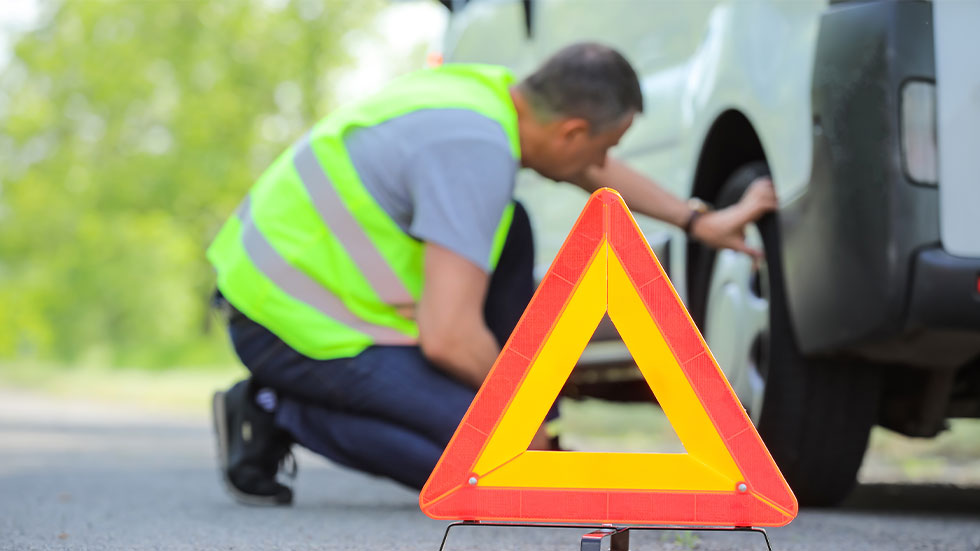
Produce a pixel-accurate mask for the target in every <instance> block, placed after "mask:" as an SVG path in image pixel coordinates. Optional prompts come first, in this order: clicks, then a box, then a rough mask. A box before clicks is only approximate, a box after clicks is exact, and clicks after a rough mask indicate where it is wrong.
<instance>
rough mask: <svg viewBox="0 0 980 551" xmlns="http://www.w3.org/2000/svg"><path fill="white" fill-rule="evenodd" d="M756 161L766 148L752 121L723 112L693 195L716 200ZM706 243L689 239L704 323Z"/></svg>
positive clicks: (693, 285) (707, 143) (694, 309)
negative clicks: (701, 287)
mask: <svg viewBox="0 0 980 551" xmlns="http://www.w3.org/2000/svg"><path fill="white" fill-rule="evenodd" d="M755 161H766V154H765V150H764V149H763V148H762V142H761V140H759V135H758V133H757V132H756V131H755V127H754V126H753V125H752V122H751V121H750V120H749V119H748V117H746V116H745V115H744V114H743V113H742V112H741V111H739V110H737V109H727V110H725V111H723V112H721V113H720V114H719V115H718V116H717V117H716V118H715V120H714V122H713V123H712V124H711V126H710V127H709V129H708V132H707V133H706V134H705V138H704V141H703V142H702V145H701V152H700V154H699V155H698V162H697V166H696V167H695V171H694V182H693V185H692V186H691V196H692V197H698V198H700V199H702V200H704V201H707V202H709V203H711V202H713V201H714V200H715V199H716V198H717V196H718V192H719V191H720V190H721V188H722V186H723V185H724V184H725V181H726V180H727V179H728V177H729V176H731V174H732V173H733V172H735V170H737V169H738V168H739V167H741V166H744V165H746V164H748V163H751V162H755ZM702 249H703V246H702V245H700V244H698V243H697V242H696V241H693V240H689V241H688V243H687V263H686V264H687V266H686V268H687V269H686V280H687V281H686V283H687V289H688V290H689V295H688V301H689V305H690V312H691V316H692V317H693V318H694V321H695V322H696V323H697V324H698V327H703V322H704V307H705V304H704V302H705V297H701V296H697V295H698V293H697V292H691V291H695V289H697V288H698V285H697V278H698V273H697V271H698V269H697V267H698V264H699V261H698V260H699V258H700V256H701V252H702Z"/></svg>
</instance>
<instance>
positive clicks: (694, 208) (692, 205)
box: [684, 197, 711, 235]
mask: <svg viewBox="0 0 980 551" xmlns="http://www.w3.org/2000/svg"><path fill="white" fill-rule="evenodd" d="M687 208H689V209H691V215H690V216H688V218H687V222H686V223H685V224H684V233H686V234H687V235H691V229H692V228H693V227H694V221H695V220H697V219H698V218H699V217H700V216H701V215H702V214H705V213H708V212H711V205H709V204H708V203H705V202H704V201H702V200H701V199H698V198H697V197H691V198H690V199H688V200H687Z"/></svg>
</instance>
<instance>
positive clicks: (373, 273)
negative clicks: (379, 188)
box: [293, 134, 415, 307]
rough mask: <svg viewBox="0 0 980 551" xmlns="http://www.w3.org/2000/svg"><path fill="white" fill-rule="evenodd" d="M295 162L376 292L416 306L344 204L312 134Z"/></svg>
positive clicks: (389, 299) (393, 301)
mask: <svg viewBox="0 0 980 551" xmlns="http://www.w3.org/2000/svg"><path fill="white" fill-rule="evenodd" d="M293 164H294V165H295V167H296V172H298V173H299V177H300V179H301V180H302V181H303V186H305V187H306V192H307V193H308V194H309V195H310V199H312V200H313V206H314V207H315V208H316V210H317V212H318V213H319V214H320V219H321V220H322V221H323V223H324V224H325V225H326V226H327V228H329V229H330V233H332V234H333V235H334V236H335V237H336V238H337V240H338V241H340V243H341V244H342V245H343V246H344V250H345V251H347V254H348V256H350V258H351V260H353V261H354V263H355V264H357V267H358V268H359V269H360V270H361V274H363V275H364V277H365V279H367V281H368V284H369V285H371V288H372V289H374V292H375V293H377V294H378V296H379V297H381V300H382V301H384V302H385V303H387V304H390V305H392V306H396V307H397V306H410V305H414V304H415V299H413V298H412V295H411V293H409V292H408V289H406V288H405V285H404V284H403V283H402V281H401V280H400V279H398V276H397V275H395V272H393V271H392V270H391V266H389V265H388V263H387V262H386V261H385V259H384V257H383V256H381V253H380V252H379V251H378V249H377V247H375V246H374V243H372V242H371V240H370V239H369V238H368V236H367V234H366V233H364V229H363V228H361V225H360V224H358V223H357V220H355V219H354V216H353V215H351V213H350V212H349V211H348V210H347V208H346V207H345V206H344V202H343V201H342V200H341V199H340V195H338V194H337V190H336V189H335V188H334V186H333V182H331V181H330V178H329V177H328V176H327V173H326V171H325V170H324V169H323V166H321V165H320V160H319V159H317V157H316V153H315V152H314V151H313V146H312V145H311V144H310V136H309V134H307V135H306V136H305V137H304V138H303V141H302V142H300V144H299V146H298V148H297V150H296V155H295V156H294V157H293Z"/></svg>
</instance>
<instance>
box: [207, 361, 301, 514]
mask: <svg viewBox="0 0 980 551" xmlns="http://www.w3.org/2000/svg"><path fill="white" fill-rule="evenodd" d="M212 412H213V420H214V432H215V436H216V438H217V440H218V461H219V463H220V467H221V474H222V478H223V479H224V481H225V486H226V487H227V489H228V492H229V493H230V494H231V496H232V497H233V498H235V500H236V501H238V502H239V503H243V504H245V505H289V504H291V503H292V502H293V490H292V489H291V488H290V487H289V486H286V485H284V484H281V483H280V482H279V481H278V480H276V477H277V474H278V473H279V470H280V466H282V465H286V464H289V463H292V467H291V469H288V471H291V472H287V474H288V475H289V476H291V477H295V474H296V463H295V460H294V459H293V457H292V453H290V451H289V448H290V444H291V441H290V438H289V435H288V434H287V433H286V432H285V431H283V430H281V429H279V428H277V427H276V426H275V424H274V422H273V414H272V413H269V412H266V411H263V410H262V409H260V408H259V407H258V406H256V405H255V402H254V396H253V393H252V392H251V391H250V385H249V381H247V380H246V381H241V382H239V383H237V384H235V385H234V386H233V387H231V389H229V390H228V391H226V392H221V391H218V392H215V393H214V399H213V401H212Z"/></svg>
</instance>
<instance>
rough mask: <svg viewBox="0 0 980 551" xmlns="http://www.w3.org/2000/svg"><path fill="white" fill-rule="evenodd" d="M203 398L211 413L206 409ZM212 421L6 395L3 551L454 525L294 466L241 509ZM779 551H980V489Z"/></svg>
mask: <svg viewBox="0 0 980 551" xmlns="http://www.w3.org/2000/svg"><path fill="white" fill-rule="evenodd" d="M206 402H207V399H206V398H202V411H203V410H204V409H205V408H206V407H207V404H206ZM214 455H215V453H214V443H213V439H212V436H211V432H210V427H209V426H208V421H207V419H206V418H205V417H203V416H194V417H186V418H182V417H177V416H174V415H173V414H160V413H150V412H147V411H145V410H143V409H140V408H133V407H122V406H118V405H97V404H91V403H84V402H66V401H64V400H58V401H56V400H54V399H51V398H45V397H39V396H34V395H30V394H23V393H17V392H13V391H9V390H6V391H5V390H0V549H2V550H8V549H9V550H34V549H37V550H48V549H73V550H74V549H78V550H86V549H92V550H106V549H127V550H128V549H140V550H142V549H168V550H169V549H173V550H183V549H209V550H210V549H215V550H222V549H244V550H250V549H256V550H258V549H262V550H266V549H290V550H306V549H350V550H362V549H363V550H369V549H370V550H379V549H406V550H414V549H418V550H426V551H430V550H431V551H435V550H436V549H438V547H439V542H440V540H441V538H442V534H443V530H444V528H445V526H446V524H447V523H445V522H441V521H434V520H431V519H428V518H427V517H425V516H424V515H422V514H421V513H420V512H419V510H418V505H417V502H416V494H415V493H414V492H412V491H409V490H407V489H404V488H402V487H399V486H397V485H396V484H394V483H390V482H387V481H385V480H381V479H377V478H372V477H368V476H363V475H360V474H357V473H353V472H350V471H347V470H343V469H340V468H337V467H335V466H332V465H330V464H328V463H327V462H325V461H323V460H321V459H319V458H317V457H315V456H313V455H311V454H305V453H300V454H299V456H298V459H299V466H300V472H299V477H298V479H297V481H296V484H297V502H296V504H295V505H294V506H293V507H291V508H276V509H269V508H253V507H243V506H239V505H236V504H234V503H233V502H232V501H231V500H230V498H228V497H227V496H226V495H225V494H224V491H223V488H222V487H221V485H220V483H219V478H218V474H217V469H216V467H215V460H214ZM580 536H581V531H576V530H567V529H566V530H548V529H519V528H489V527H480V528H470V527H467V528H460V529H458V530H454V531H453V532H452V535H451V537H450V540H449V544H448V546H447V549H451V550H463V549H467V550H482V549H486V550H490V549H494V550H500V549H535V550H539V549H556V550H557V549H562V550H573V549H578V538H579V537H580ZM769 536H770V538H771V540H772V544H773V548H774V549H785V550H818V549H819V550H822V549H833V550H837V549H856V550H862V549H873V550H892V549H917V550H918V549H922V550H928V549H935V550H943V551H949V550H980V488H968V489H964V488H954V487H951V486H936V485H932V486H916V485H865V486H860V487H859V488H858V489H857V491H856V492H855V494H854V495H853V496H852V497H851V498H850V499H849V500H848V502H847V503H846V504H845V505H844V506H843V507H841V508H839V509H833V510H820V509H804V510H803V511H802V512H801V513H800V516H799V517H798V518H797V519H796V520H795V521H794V522H793V523H792V524H790V525H789V526H787V527H784V528H777V529H771V530H769ZM631 548H632V549H651V550H661V549H705V550H720V549H765V544H764V542H763V540H762V538H761V537H760V536H758V535H756V534H750V533H743V534H733V533H726V534H707V535H695V534H691V533H684V532H679V533H637V534H634V535H633V537H632V545H631Z"/></svg>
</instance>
